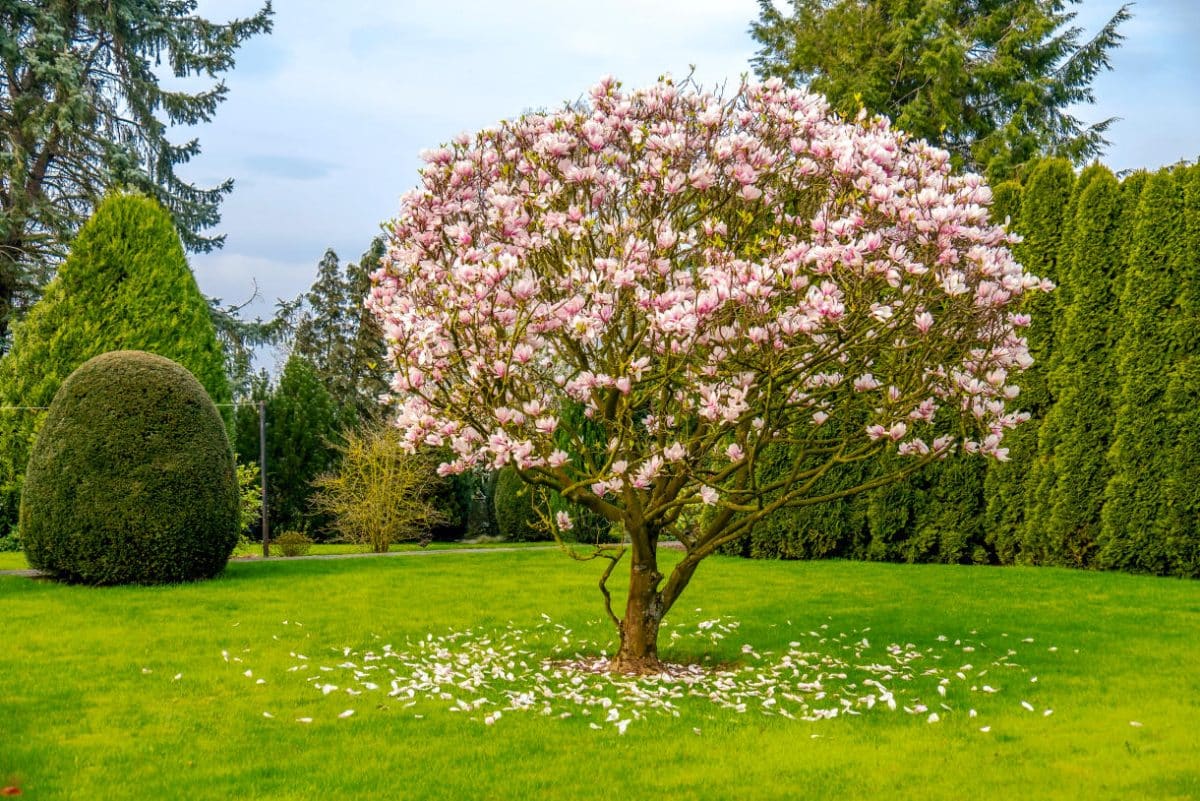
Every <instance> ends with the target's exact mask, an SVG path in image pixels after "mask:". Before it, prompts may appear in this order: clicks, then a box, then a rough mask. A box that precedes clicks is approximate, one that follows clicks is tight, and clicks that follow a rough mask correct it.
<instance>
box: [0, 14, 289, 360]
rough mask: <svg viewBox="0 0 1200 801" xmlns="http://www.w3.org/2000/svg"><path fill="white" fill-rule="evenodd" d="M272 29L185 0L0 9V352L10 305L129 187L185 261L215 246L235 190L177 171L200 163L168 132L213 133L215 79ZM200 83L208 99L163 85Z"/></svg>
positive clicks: (189, 146) (267, 20)
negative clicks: (164, 223)
mask: <svg viewBox="0 0 1200 801" xmlns="http://www.w3.org/2000/svg"><path fill="white" fill-rule="evenodd" d="M269 30H271V4H270V3H269V2H268V3H266V4H265V5H264V6H263V7H262V8H261V9H260V10H259V11H257V12H256V13H255V14H254V15H253V16H250V17H247V18H245V19H235V20H232V21H230V22H228V23H225V24H220V23H215V22H212V21H210V20H208V19H205V18H204V17H202V16H200V15H199V14H197V13H196V3H195V1H194V0H137V1H136V2H135V1H134V0H108V1H107V2H103V3H79V2H70V3H67V2H37V3H35V2H28V0H21V1H20V2H12V1H11V0H7V1H6V2H4V3H0V141H2V142H3V147H0V153H2V154H3V155H2V156H0V187H3V189H2V190H0V346H2V344H3V340H4V338H5V332H6V329H7V326H8V324H9V322H10V317H11V311H12V308H13V304H14V303H16V304H17V305H21V304H22V303H23V302H24V301H25V299H26V298H27V297H28V296H30V295H32V294H33V293H34V292H35V291H36V289H37V288H38V286H39V284H40V282H38V281H34V280H31V279H33V278H35V277H36V276H38V275H39V274H42V273H44V272H45V271H46V270H48V269H51V268H52V267H54V266H55V265H57V264H58V262H59V261H60V259H61V257H62V255H63V253H64V251H65V250H66V249H67V245H68V244H69V243H70V241H71V238H72V236H73V235H74V234H75V233H76V231H77V230H78V229H79V226H80V225H81V224H82V223H83V221H84V220H85V219H87V217H88V215H89V214H91V213H92V211H93V209H94V207H95V203H96V201H97V200H98V199H100V198H102V197H103V196H104V194H105V193H106V192H107V191H110V190H112V189H114V188H119V187H130V188H134V189H137V190H138V191H141V192H144V193H145V194H147V195H149V196H151V197H154V198H155V199H157V200H158V201H159V202H160V203H162V204H163V206H164V207H166V208H167V209H168V210H169V211H170V215H171V217H172V219H173V220H174V222H175V225H176V226H177V227H178V230H179V233H180V235H181V236H182V237H183V243H184V245H185V246H186V247H187V248H188V249H189V250H192V251H207V250H211V249H212V248H213V247H217V246H219V245H220V244H221V237H210V236H206V235H205V234H204V231H205V230H207V229H209V228H211V227H212V226H214V225H216V224H217V222H219V220H220V212H219V205H220V202H221V200H222V199H223V198H224V197H225V195H227V194H228V193H229V192H230V190H231V189H232V182H231V181H224V182H222V183H220V184H218V185H217V186H215V187H212V188H202V187H197V186H195V185H193V184H191V183H189V182H188V181H187V180H186V178H185V177H184V176H182V175H180V174H179V173H178V172H177V170H178V169H179V168H180V166H181V165H184V164H186V163H187V162H188V161H190V160H191V159H192V157H193V156H195V155H196V154H197V153H199V152H200V146H199V145H198V144H197V142H196V140H195V139H192V140H190V141H183V142H182V143H179V144H176V143H173V142H171V141H170V140H169V139H168V138H167V135H168V132H169V131H171V130H172V126H192V125H197V124H199V123H202V122H208V121H209V120H211V119H212V117H213V115H214V114H215V113H216V110H217V106H218V105H220V103H221V101H223V100H224V99H225V95H226V94H227V88H226V86H225V84H224V82H223V81H222V80H221V75H222V74H224V73H226V72H228V71H229V70H230V69H232V67H233V64H234V54H235V53H236V52H237V49H238V48H239V47H240V46H241V45H242V43H243V42H245V41H246V40H247V39H249V38H251V37H253V36H255V35H256V34H260V33H265V32H267V31H269ZM168 73H173V74H174V76H175V77H176V78H189V77H199V78H207V79H209V80H212V81H213V82H214V83H213V85H212V86H210V87H196V88H194V89H193V91H188V90H187V88H186V86H185V85H183V84H180V83H179V82H178V81H174V82H173V83H174V85H172V86H170V87H164V86H162V85H161V84H160V78H161V77H162V76H163V75H165V74H168Z"/></svg>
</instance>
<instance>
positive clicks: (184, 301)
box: [0, 194, 230, 531]
mask: <svg viewBox="0 0 1200 801" xmlns="http://www.w3.org/2000/svg"><path fill="white" fill-rule="evenodd" d="M113 350H142V351H148V352H150V353H155V354H157V355H159V356H164V357H166V358H168V359H171V360H172V361H175V362H178V363H179V364H181V365H183V366H184V367H185V368H187V369H188V370H189V371H191V373H192V374H193V375H194V376H196V378H197V379H198V380H199V381H200V384H201V385H202V386H203V387H204V388H205V390H206V391H207V392H208V394H209V395H210V396H211V397H212V399H213V401H214V402H216V403H218V404H223V403H228V402H229V399H230V392H229V384H228V381H227V379H226V376H225V365H224V358H223V355H222V352H221V346H220V343H219V342H218V341H217V336H216V332H215V330H214V328H213V323H212V318H211V316H210V313H209V307H208V303H207V302H206V301H205V299H204V296H203V295H201V294H200V290H199V288H198V287H197V286H196V279H195V277H194V276H193V275H192V271H191V269H190V268H189V267H188V263H187V259H186V258H185V257H184V253H183V246H182V243H181V242H180V239H179V234H178V233H177V232H176V228H175V225H174V223H173V222H172V220H171V216H170V214H169V213H168V212H167V211H166V210H165V209H164V208H163V207H162V206H160V205H159V204H158V203H157V202H156V201H154V200H151V199H149V198H146V197H141V196H138V195H130V194H124V195H114V196H112V197H109V198H108V199H107V200H105V201H104V202H103V203H101V204H100V206H99V207H98V208H97V209H96V213H95V215H93V217H92V218H91V220H89V221H88V223H87V224H86V225H85V226H84V227H83V229H82V230H81V231H80V232H79V236H78V237H77V238H76V239H75V242H74V244H73V245H72V248H71V254H70V256H69V257H68V258H67V260H66V262H64V263H63V265H62V267H61V268H60V269H59V271H58V275H57V277H56V278H55V279H54V280H53V281H51V283H50V284H49V286H48V287H47V288H46V291H45V294H44V296H43V297H42V299H41V300H40V301H39V302H38V303H37V304H35V305H34V306H33V308H31V309H30V311H29V314H28V316H27V317H26V319H25V320H24V321H23V322H22V323H20V324H19V325H18V326H17V327H16V329H15V331H14V337H13V347H12V350H11V351H10V352H9V353H8V354H6V355H5V356H4V358H3V359H0V407H7V408H6V409H5V410H4V411H0V426H3V431H2V435H0V486H2V491H0V494H2V497H0V530H5V531H7V529H8V527H10V526H11V525H13V524H15V522H16V517H17V504H18V501H19V497H20V488H21V483H22V478H23V476H24V474H25V464H26V461H27V460H28V457H29V448H30V446H31V445H32V442H33V438H34V436H35V433H36V431H37V430H38V428H39V426H40V420H41V415H40V413H39V412H38V411H37V408H39V407H47V406H49V405H50V401H51V400H53V398H54V394H55V392H57V391H58V388H59V386H60V385H61V384H62V382H63V380H65V379H66V377H67V376H68V375H70V374H71V373H72V372H73V371H74V370H75V368H76V367H78V366H79V365H81V364H83V363H84V362H86V361H87V360H88V359H90V358H92V357H93V356H98V355H99V354H101V353H105V352H107V351H113ZM14 407H33V408H32V409H30V408H24V409H22V408H14Z"/></svg>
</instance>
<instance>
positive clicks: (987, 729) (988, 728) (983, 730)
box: [979, 726, 992, 734]
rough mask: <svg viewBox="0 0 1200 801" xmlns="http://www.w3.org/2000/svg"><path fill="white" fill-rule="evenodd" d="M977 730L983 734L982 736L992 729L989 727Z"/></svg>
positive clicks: (981, 727)
mask: <svg viewBox="0 0 1200 801" xmlns="http://www.w3.org/2000/svg"><path fill="white" fill-rule="evenodd" d="M979 730H980V731H981V732H983V733H984V734H987V733H988V732H989V731H991V730H992V727H991V726H980V727H979Z"/></svg>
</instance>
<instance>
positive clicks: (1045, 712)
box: [1042, 709, 1054, 718]
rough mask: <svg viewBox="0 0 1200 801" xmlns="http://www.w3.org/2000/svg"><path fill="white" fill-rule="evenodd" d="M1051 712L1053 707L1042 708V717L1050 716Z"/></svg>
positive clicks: (1052, 712)
mask: <svg viewBox="0 0 1200 801" xmlns="http://www.w3.org/2000/svg"><path fill="white" fill-rule="evenodd" d="M1053 714H1054V710H1053V709H1043V710H1042V717H1044V718H1048V717H1050V716H1051V715H1053Z"/></svg>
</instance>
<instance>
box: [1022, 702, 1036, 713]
mask: <svg viewBox="0 0 1200 801" xmlns="http://www.w3.org/2000/svg"><path fill="white" fill-rule="evenodd" d="M1021 706H1023V707H1025V709H1027V710H1028V711H1030V712H1032V711H1033V704H1031V703H1029V702H1028V701H1022V702H1021Z"/></svg>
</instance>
